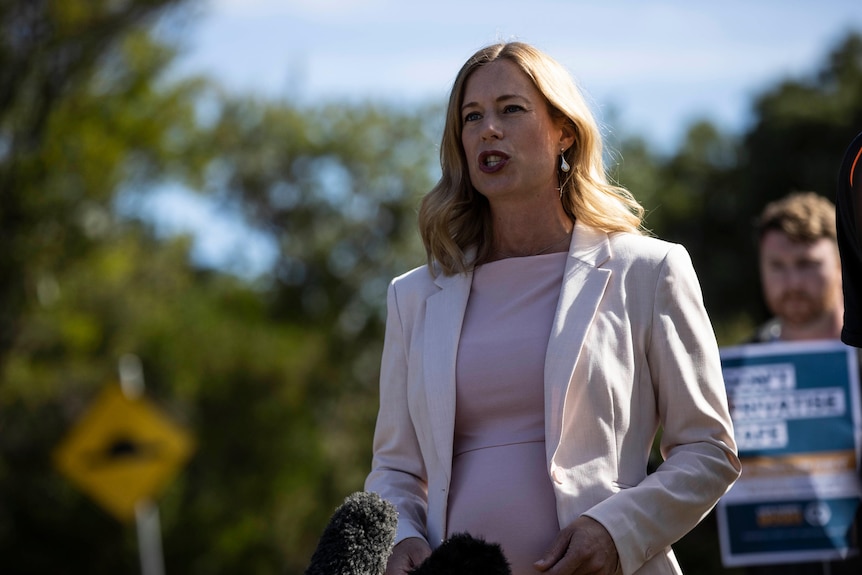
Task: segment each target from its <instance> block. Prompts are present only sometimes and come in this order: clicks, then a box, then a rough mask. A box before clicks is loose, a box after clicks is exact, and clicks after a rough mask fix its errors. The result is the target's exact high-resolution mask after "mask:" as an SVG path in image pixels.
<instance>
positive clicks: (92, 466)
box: [54, 385, 193, 522]
mask: <svg viewBox="0 0 862 575" xmlns="http://www.w3.org/2000/svg"><path fill="white" fill-rule="evenodd" d="M192 449H193V441H192V439H191V438H190V437H189V436H188V435H187V434H186V432H185V431H184V430H183V429H182V428H181V427H179V426H178V425H176V424H175V423H173V422H172V421H171V420H169V419H168V418H167V417H166V416H165V415H164V414H163V413H162V412H161V411H160V410H159V409H158V408H157V407H156V406H155V405H154V404H153V403H151V402H149V401H147V400H146V399H143V398H138V399H129V398H127V397H126V396H125V395H123V392H122V390H121V388H120V386H119V385H109V386H107V387H106V388H105V390H104V391H103V392H102V393H101V394H100V395H99V396H98V397H97V398H96V400H95V401H94V402H93V404H92V405H91V406H90V408H89V409H88V410H87V412H86V413H85V414H84V416H83V417H82V418H81V419H80V421H79V422H78V423H77V424H76V425H75V426H74V427H73V428H72V430H71V431H70V433H69V435H68V436H67V437H66V439H65V440H64V441H63V442H62V443H61V444H60V446H59V447H58V448H57V450H56V451H55V452H54V462H55V464H56V465H57V468H58V469H59V470H60V471H61V472H62V473H64V474H65V475H66V476H67V477H68V478H69V479H71V480H72V481H73V482H74V483H75V484H77V485H78V487H80V488H81V489H82V490H83V491H84V492H85V493H87V494H88V495H89V496H90V497H92V498H93V499H95V500H96V501H97V502H98V503H99V504H101V505H102V506H103V507H104V508H105V509H107V510H108V511H109V512H110V513H112V514H113V515H114V516H116V517H117V518H118V519H120V520H121V521H124V522H130V521H133V520H134V518H135V504H136V503H137V502H138V501H139V500H142V499H150V498H154V497H155V496H156V495H158V493H159V492H160V491H161V490H162V489H163V488H164V487H165V486H166V485H167V483H168V482H169V481H170V479H172V477H173V476H174V474H175V473H176V472H177V470H178V469H179V468H180V467H181V466H182V465H183V464H184V463H185V462H186V460H187V459H188V458H189V456H190V455H191V453H192Z"/></svg>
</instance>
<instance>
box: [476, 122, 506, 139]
mask: <svg viewBox="0 0 862 575" xmlns="http://www.w3.org/2000/svg"><path fill="white" fill-rule="evenodd" d="M481 134H482V140H484V141H488V140H491V139H497V140H499V139H500V138H501V137H502V136H503V134H502V132H501V131H500V129H499V127H498V126H497V121H496V120H495V119H494V118H485V119H484V120H482V131H481Z"/></svg>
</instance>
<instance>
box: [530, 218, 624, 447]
mask: <svg viewBox="0 0 862 575" xmlns="http://www.w3.org/2000/svg"><path fill="white" fill-rule="evenodd" d="M610 257H611V250H610V242H609V240H608V235H607V234H606V233H605V232H602V231H599V230H596V229H594V228H590V227H588V226H585V225H583V224H580V223H577V222H576V223H575V230H574V233H573V234H572V242H571V245H570V247H569V257H568V259H567V261H566V270H565V272H564V275H563V285H562V288H561V290H560V298H559V300H558V303H557V311H556V314H555V316H554V323H553V326H552V328H551V337H550V340H549V341H548V351H547V354H546V355H545V445H546V450H547V455H548V461H550V460H551V459H552V457H553V455H554V452H555V451H556V449H557V446H558V445H559V442H560V436H561V430H562V420H563V418H562V416H563V406H564V398H565V396H566V392H567V391H568V388H569V384H570V382H571V380H572V375H573V374H574V371H575V365H576V364H577V362H578V358H579V357H580V353H581V348H582V346H583V343H584V338H585V337H586V335H587V331H588V330H589V328H590V325H591V324H592V322H593V318H594V317H595V314H596V310H597V309H598V306H599V302H600V301H601V299H602V296H603V294H604V293H605V288H606V287H607V284H608V279H609V278H610V274H611V272H610V270H607V269H602V268H601V267H599V266H600V265H601V264H603V263H604V262H605V261H607V260H608V258H610Z"/></svg>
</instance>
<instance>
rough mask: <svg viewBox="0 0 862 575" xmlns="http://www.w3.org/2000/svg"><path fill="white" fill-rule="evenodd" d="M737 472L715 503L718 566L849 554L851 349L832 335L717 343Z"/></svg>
mask: <svg viewBox="0 0 862 575" xmlns="http://www.w3.org/2000/svg"><path fill="white" fill-rule="evenodd" d="M721 357H722V371H723V374H724V379H725V385H726V388H727V394H728V402H729V404H730V408H731V417H732V418H733V422H734V430H735V435H736V439H737V443H738V446H739V454H740V459H741V460H742V476H741V477H740V479H739V481H738V482H737V483H736V484H735V485H734V487H733V488H732V489H731V490H730V491H729V492H728V493H727V495H725V497H724V498H722V500H721V501H720V502H719V505H718V509H717V517H718V522H719V536H720V543H721V549H722V561H723V563H724V564H725V565H726V566H728V567H732V566H744V565H756V564H764V563H789V562H799V561H824V560H830V559H837V558H841V557H845V556H847V555H848V554H851V553H854V552H855V550H854V549H853V548H852V545H851V543H850V539H849V534H850V531H851V527H852V523H853V517H854V514H855V512H856V508H857V507H858V505H859V497H860V485H859V472H858V467H859V446H860V429H862V427H860V421H862V418H860V397H859V356H858V355H857V351H856V350H855V349H854V348H850V347H848V346H845V345H844V344H842V343H841V342H840V341H828V342H822V341H819V342H796V343H769V344H752V345H745V346H737V347H733V348H726V349H723V350H722V352H721Z"/></svg>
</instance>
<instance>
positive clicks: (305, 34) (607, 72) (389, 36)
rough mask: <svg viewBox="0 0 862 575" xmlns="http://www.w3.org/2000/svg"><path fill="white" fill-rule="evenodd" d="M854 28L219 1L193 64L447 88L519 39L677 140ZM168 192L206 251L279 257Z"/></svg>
mask: <svg viewBox="0 0 862 575" xmlns="http://www.w3.org/2000/svg"><path fill="white" fill-rule="evenodd" d="M851 30H854V31H862V2H860V0H819V1H817V0H747V1H745V0H723V1H722V2H698V1H696V0H688V1H685V0H657V1H635V0H606V1H594V2H587V1H582V0H570V1H566V0H520V1H513V0H498V1H496V2H478V1H470V0H434V1H431V2H421V3H420V2H412V1H409V0H203V1H202V2H201V3H200V7H199V8H198V10H197V13H196V15H195V17H194V18H192V19H191V20H190V26H189V29H188V30H187V34H186V37H185V39H184V43H185V52H184V54H183V56H182V58H181V60H180V63H179V67H178V71H179V72H181V73H186V72H188V73H193V72H195V73H196V72H203V73H205V74H207V75H209V76H211V77H213V78H215V79H216V80H217V81H219V82H221V83H222V84H223V85H224V86H225V87H227V88H228V89H230V90H233V91H236V92H242V93H250V94H260V95H267V96H272V97H275V98H279V99H284V100H286V101H295V102H298V103H307V102H313V101H320V100H341V101H343V100H349V99H354V100H364V99H373V100H384V101H391V102H399V103H410V102H420V101H429V100H438V101H442V100H444V99H445V98H446V95H447V92H448V89H449V87H450V85H451V82H452V80H453V78H454V75H455V73H456V72H457V70H458V68H459V67H460V66H461V64H462V63H463V61H464V60H465V59H466V58H467V57H469V56H470V54H472V53H473V52H474V51H475V50H476V49H477V48H479V47H481V46H483V45H485V44H488V43H490V42H494V41H496V40H501V39H502V40H510V39H517V40H522V41H526V42H530V43H532V44H535V45H536V46H538V47H540V48H542V49H543V50H545V51H546V52H548V53H549V54H551V55H552V56H554V57H555V58H557V59H558V60H559V61H560V62H561V63H562V64H563V65H564V66H566V67H567V68H568V69H569V71H570V72H571V73H572V75H573V76H574V77H575V78H576V79H577V80H578V82H579V83H580V84H581V86H582V88H583V89H584V90H585V91H586V92H587V94H588V97H589V98H590V100H591V102H592V104H593V108H594V111H595V113H596V114H597V116H598V117H599V119H600V120H601V121H602V122H603V123H604V125H605V129H606V130H607V131H609V132H617V133H620V134H632V133H636V134H640V135H642V136H644V137H645V138H647V140H648V141H650V142H653V144H654V145H655V146H656V147H657V149H660V150H672V149H673V148H674V146H675V145H676V143H677V142H678V141H679V138H680V137H681V135H682V134H683V133H684V131H685V128H686V127H687V126H688V125H689V124H690V123H691V122H692V121H694V120H696V119H701V118H706V119H709V120H711V121H713V122H715V123H716V124H718V125H719V126H721V127H722V129H724V130H727V131H739V130H741V129H742V128H743V127H744V126H745V125H746V121H747V119H748V113H749V109H750V105H751V102H752V99H753V97H754V96H755V95H756V94H758V93H759V92H761V91H762V90H764V89H766V88H769V87H771V86H773V85H774V84H775V83H776V82H777V81H778V80H779V79H783V78H786V77H788V76H791V77H798V76H803V75H808V74H810V73H811V72H813V71H814V70H816V69H817V67H818V66H820V65H821V64H822V62H823V61H824V58H825V57H826V55H827V54H828V52H829V50H830V49H831V48H832V47H833V46H834V45H835V43H836V42H837V41H839V39H840V38H842V37H843V36H844V35H845V34H846V33H847V32H849V31H851ZM635 193H636V190H635ZM163 195H164V196H165V197H167V198H168V199H162V200H160V201H161V202H163V203H165V202H167V203H168V205H169V206H170V209H168V210H160V211H161V212H162V214H163V217H162V218H161V225H162V227H163V229H164V231H165V232H166V233H172V232H177V231H191V232H193V233H196V235H197V237H198V240H199V241H198V242H197V244H196V247H195V250H196V253H195V257H196V259H197V260H199V261H200V262H201V263H206V264H210V265H219V261H220V259H226V258H228V255H227V254H230V256H229V257H230V260H231V261H234V262H236V261H238V260H237V259H236V254H237V253H248V254H250V255H248V256H247V257H248V258H251V259H250V260H249V261H248V262H246V264H247V266H246V267H247V268H248V269H246V270H245V271H246V272H249V271H253V269H254V268H255V266H259V265H261V261H265V259H266V258H267V257H271V253H270V252H268V251H267V248H266V246H265V242H264V243H260V242H261V241H263V240H262V239H261V238H258V239H257V240H254V239H253V236H254V234H253V233H252V234H251V236H250V235H249V232H248V230H241V229H239V228H238V227H236V226H234V227H233V228H229V227H228V226H226V225H221V226H218V227H220V229H222V230H223V232H222V233H221V234H219V236H218V237H213V234H209V235H208V236H207V235H206V234H203V233H202V232H201V231H200V230H202V229H207V228H209V229H212V227H213V224H214V222H215V223H217V222H218V219H217V218H219V217H230V214H229V213H226V212H224V211H219V210H218V209H216V208H214V207H213V206H206V205H203V204H202V203H201V202H200V201H199V200H194V199H191V198H185V199H180V198H178V196H177V194H176V192H175V191H174V192H172V193H165V194H163ZM181 201H184V202H186V203H185V204H179V206H180V208H181V209H177V208H178V205H177V204H176V203H177V202H181ZM171 202H174V204H171ZM165 213H172V214H175V215H174V216H172V217H171V216H164V214H165ZM178 214H184V215H182V216H180V215H178ZM171 218H173V219H171ZM229 229H232V230H234V232H229V231H224V230H229ZM232 234H235V236H236V237H231V236H232ZM250 237H252V239H251V240H250V239H249V238H250ZM255 241H257V243H255ZM255 245H257V248H255V247H254V246H255ZM256 250H257V251H256ZM255 253H257V255H255ZM261 258H263V259H262V260H261ZM255 261H257V263H255Z"/></svg>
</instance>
